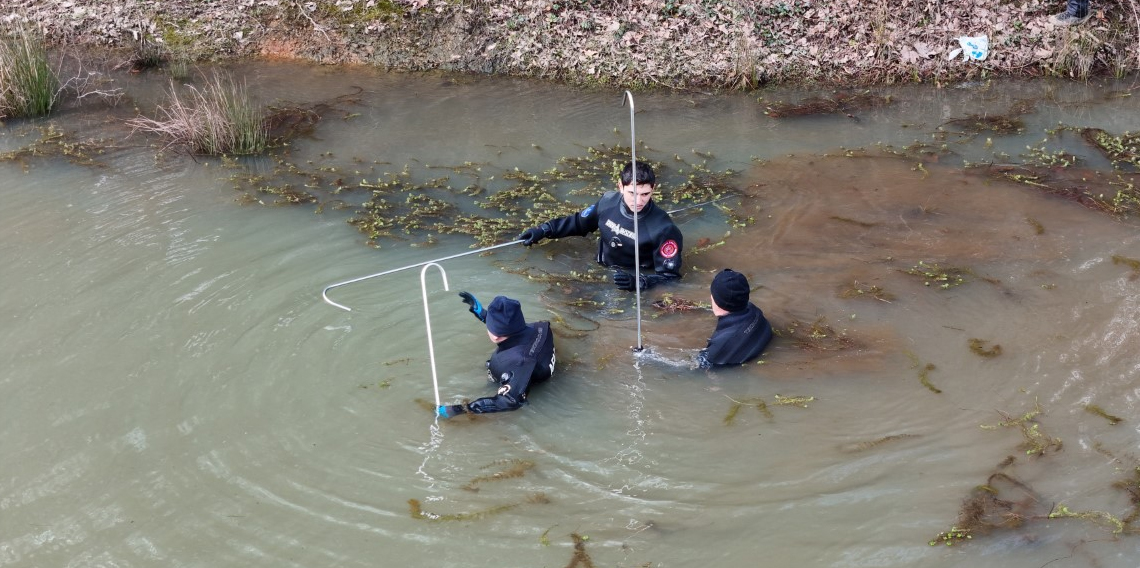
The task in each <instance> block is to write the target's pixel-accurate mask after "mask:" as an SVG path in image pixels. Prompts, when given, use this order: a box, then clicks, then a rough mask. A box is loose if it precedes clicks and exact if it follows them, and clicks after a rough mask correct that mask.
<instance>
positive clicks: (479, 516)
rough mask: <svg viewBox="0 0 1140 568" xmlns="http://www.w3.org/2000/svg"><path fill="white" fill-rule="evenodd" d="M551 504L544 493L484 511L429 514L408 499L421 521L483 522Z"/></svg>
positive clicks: (409, 506) (416, 500)
mask: <svg viewBox="0 0 1140 568" xmlns="http://www.w3.org/2000/svg"><path fill="white" fill-rule="evenodd" d="M547 503H550V499H549V498H547V497H546V494H544V493H532V494H531V495H529V496H527V497H526V499H523V500H522V501H520V502H518V503H506V504H503V505H496V506H494V507H491V508H488V509H484V510H482V511H474V512H470V513H447V514H441V513H429V512H427V511H424V510H423V506H422V505H420V502H419V500H418V499H408V509H409V510H410V511H411V514H412V518H413V519H419V520H421V521H481V520H483V519H486V518H488V517H492V516H494V515H498V514H500V513H505V512H507V511H510V510H511V509H514V508H517V507H520V506H522V505H527V504H533V505H545V504H547Z"/></svg>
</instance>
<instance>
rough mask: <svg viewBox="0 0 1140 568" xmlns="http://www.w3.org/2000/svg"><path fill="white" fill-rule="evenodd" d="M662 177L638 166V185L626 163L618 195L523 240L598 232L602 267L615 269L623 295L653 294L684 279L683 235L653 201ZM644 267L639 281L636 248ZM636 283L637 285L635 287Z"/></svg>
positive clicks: (535, 229) (616, 282)
mask: <svg viewBox="0 0 1140 568" xmlns="http://www.w3.org/2000/svg"><path fill="white" fill-rule="evenodd" d="M656 186H657V176H656V175H655V174H654V173H653V168H652V167H650V166H649V164H647V163H645V162H641V161H639V162H637V181H636V183H635V182H634V179H633V164H626V165H625V168H624V169H622V171H621V175H620V179H619V180H618V190H617V191H609V192H606V194H605V195H603V196H602V198H601V199H599V200H598V202H597V203H595V204H593V205H591V206H589V207H587V208H585V209H583V210H582V211H580V212H578V213H574V214H571V215H567V216H565V217H559V218H557V219H551V220H549V221H547V222H545V223H543V224H541V225H539V226H537V227H531V228H529V229H527V230H525V231H523V232H522V234H521V235H519V237H518V238H519V240H521V241H522V242H523V244H524V245H526V246H528V247H529V246H531V245H533V244H535V243H538V242H539V241H541V240H542V239H560V238H562V237H569V236H584V235H588V234H590V233H593V232H594V231H598V235H599V236H598V255H597V257H596V260H597V261H598V264H601V265H602V266H607V267H609V268H612V269H614V285H615V286H617V287H618V288H619V289H621V290H629V291H633V290H635V289H637V288H640V289H641V290H647V289H649V288H652V287H654V286H656V285H658V284H661V283H664V282H670V281H674V280H678V279H680V278H681V248H682V246H683V244H684V240H683V238H682V236H681V230H680V229H678V228H677V225H675V224H673V219H672V218H671V217H669V213H668V212H667V211H665V210H664V209H662V208H660V207H658V206H657V204H656V203H655V202H654V201H653V190H654V188H655V187H656ZM635 214H636V215H637V243H636V244H635V243H634V238H633V237H634V232H633V229H634V227H633V219H634V215H635ZM635 246H636V247H637V254H636V257H637V260H639V261H640V262H641V268H640V270H638V272H639V274H638V278H636V279H635V278H634V276H633V274H630V273H629V272H627V271H631V270H634V265H635V264H636V263H635V262H634V256H635V254H634V247H635ZM635 280H636V282H635Z"/></svg>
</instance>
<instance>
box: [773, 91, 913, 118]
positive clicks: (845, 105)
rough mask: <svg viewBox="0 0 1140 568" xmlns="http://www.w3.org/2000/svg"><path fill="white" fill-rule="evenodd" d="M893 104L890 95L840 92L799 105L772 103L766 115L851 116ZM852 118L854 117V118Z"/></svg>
mask: <svg viewBox="0 0 1140 568" xmlns="http://www.w3.org/2000/svg"><path fill="white" fill-rule="evenodd" d="M893 102H894V99H892V98H891V96H890V95H886V96H880V95H872V94H871V93H870V92H867V91H863V92H856V93H848V92H839V93H835V95H834V96H832V97H830V98H829V97H807V98H805V99H803V100H801V101H800V102H798V103H783V102H776V103H771V104H769V105H768V106H767V108H766V110H765V111H764V114H766V115H768V116H770V117H772V118H786V117H790V116H808V115H815V114H836V113H844V114H849V113H851V112H853V111H856V110H864V109H869V108H876V107H882V106H887V105H889V104H891V103H893ZM849 116H850V115H849ZM851 118H854V117H853V116H852V117H851Z"/></svg>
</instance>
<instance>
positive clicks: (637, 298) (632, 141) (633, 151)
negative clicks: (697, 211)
mask: <svg viewBox="0 0 1140 568" xmlns="http://www.w3.org/2000/svg"><path fill="white" fill-rule="evenodd" d="M626 100H628V101H629V157H630V173H631V174H633V175H632V177H631V178H630V180H629V181H630V183H631V184H633V204H634V205H637V130H636V126H635V124H634V120H633V115H634V113H635V112H636V111H635V110H634V107H633V93H630V92H629V91H626V92H625V98H624V99H622V101H623V102H624V101H626ZM618 184H619V185H620V184H621V179H620V178H619V179H618ZM624 192H625V188H622V193H624ZM632 213H633V289H634V290H635V291H636V292H635V294H634V302H635V303H636V304H637V350H638V351H641V350H642V349H643V347H642V344H641V237H640V236H639V234H638V231H637V217H638V216H639V215H640V214H641V212H640V211H633V212H632Z"/></svg>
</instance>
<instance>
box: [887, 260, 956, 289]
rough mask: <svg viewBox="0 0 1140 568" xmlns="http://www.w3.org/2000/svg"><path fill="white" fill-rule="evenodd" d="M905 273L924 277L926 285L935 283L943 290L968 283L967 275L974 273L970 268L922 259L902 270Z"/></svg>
mask: <svg viewBox="0 0 1140 568" xmlns="http://www.w3.org/2000/svg"><path fill="white" fill-rule="evenodd" d="M902 272H903V273H904V274H910V275H911V276H918V277H920V278H922V280H923V282H922V284H923V285H924V286H930V285H932V284H933V285H935V286H937V287H938V288H939V289H941V290H947V289H950V288H953V287H954V286H960V285H962V284H965V283H966V276H968V275H971V274H973V273H972V272H971V271H970V269H968V268H957V267H953V266H948V267H943V266H940V265H939V264H937V263H927V262H926V261H923V260H920V261H918V264H916V265H914V266H913V267H911V268H908V269H906V270H903V271H902Z"/></svg>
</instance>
